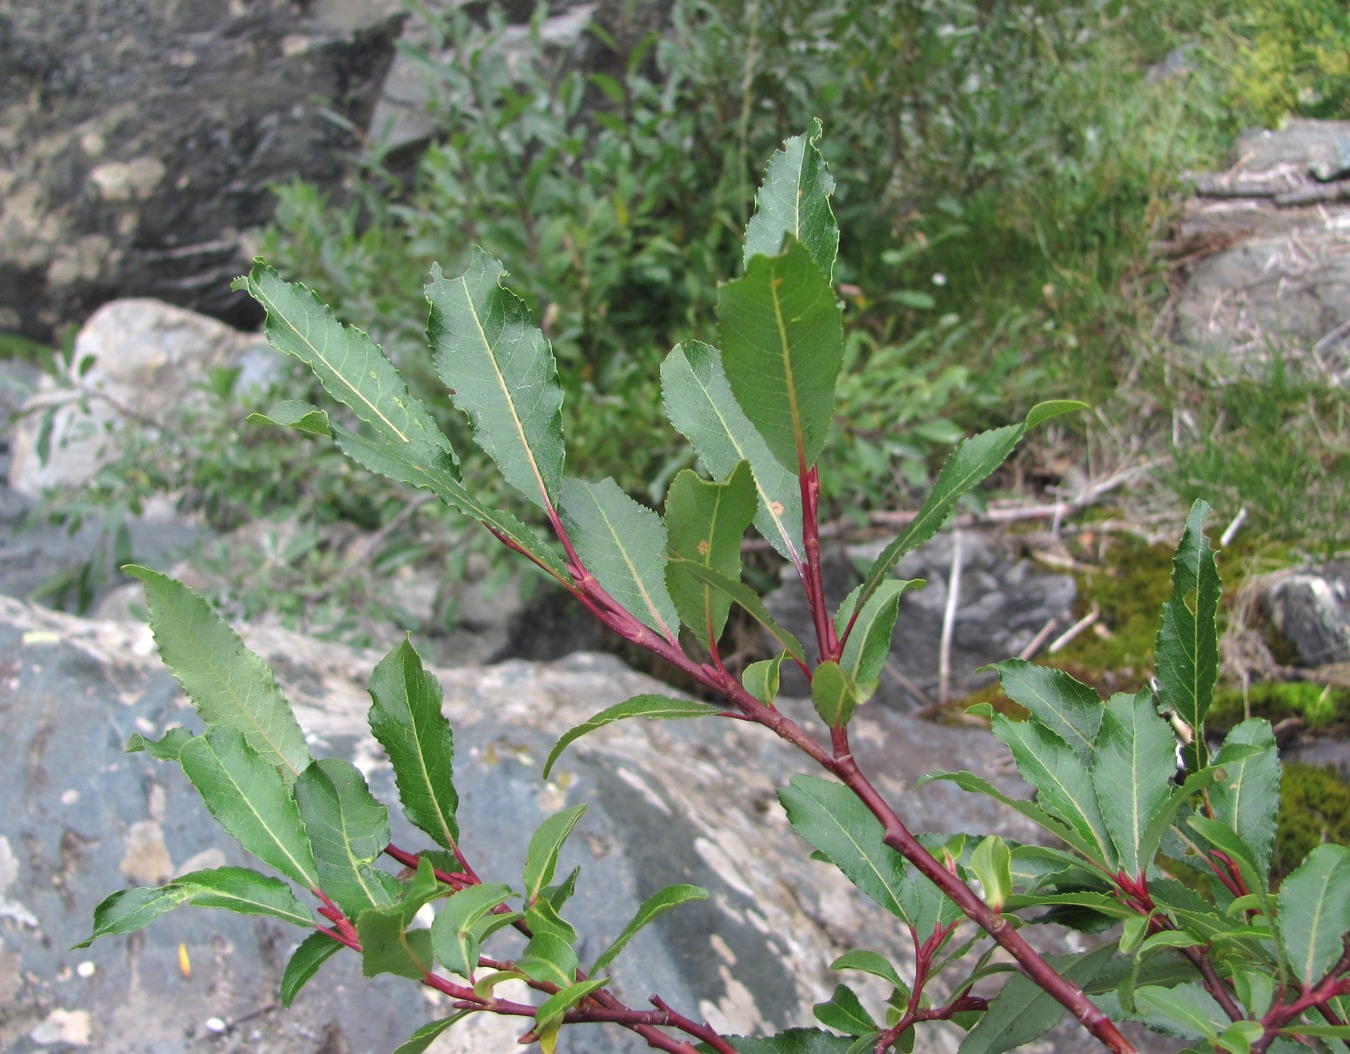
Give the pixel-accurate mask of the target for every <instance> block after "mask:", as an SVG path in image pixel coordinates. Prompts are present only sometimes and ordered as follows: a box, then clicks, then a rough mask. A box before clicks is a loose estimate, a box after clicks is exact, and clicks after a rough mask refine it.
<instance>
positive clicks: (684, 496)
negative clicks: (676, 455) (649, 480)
mask: <svg viewBox="0 0 1350 1054" xmlns="http://www.w3.org/2000/svg"><path fill="white" fill-rule="evenodd" d="M755 508H756V498H755V484H754V479H753V477H752V476H751V474H750V465H749V463H748V462H745V461H742V462H740V463H739V464H737V466H736V468H735V470H734V471H733V472H732V473H731V475H730V476H728V477H727V479H726V482H724V483H711V482H709V481H707V480H703V479H699V477H698V476H697V475H696V474H695V473H693V472H690V471H689V470H688V469H685V470H683V471H681V472H679V473H677V474H676V476H675V479H674V480H672V481H671V484H670V491H669V493H667V495H666V533H667V536H668V544H669V547H670V552H671V553H672V554H674V555H676V556H679V557H681V558H682V559H681V562H671V563H668V564H667V565H666V586H667V587H668V588H669V589H670V596H671V599H672V600H673V601H674V602H675V610H676V611H677V612H678V613H679V617H680V621H681V622H683V623H684V624H685V625H686V626H688V627H689V631H690V632H691V633H693V634H694V636H695V637H697V638H698V640H699V641H701V642H702V644H703V645H704V646H705V647H708V646H710V645H711V644H712V643H715V642H716V641H717V640H718V638H720V637H721V636H722V629H723V627H725V626H726V623H727V615H728V613H729V612H730V611H731V598H730V597H728V596H726V594H724V593H721V592H719V591H718V590H716V589H714V588H713V587H712V586H710V585H708V583H706V582H704V581H702V580H700V579H697V578H695V577H693V576H692V575H691V574H689V572H688V571H687V570H685V563H686V562H687V563H689V564H699V565H701V566H703V567H707V568H711V569H713V570H715V571H718V572H720V573H721V574H724V575H726V576H727V577H728V578H732V579H739V578H740V577H741V539H742V538H743V537H744V535H745V529H746V528H747V527H749V526H750V521H751V520H752V519H753V518H754V515H755Z"/></svg>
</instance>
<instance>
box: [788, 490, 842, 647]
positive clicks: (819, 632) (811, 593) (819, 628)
mask: <svg viewBox="0 0 1350 1054" xmlns="http://www.w3.org/2000/svg"><path fill="white" fill-rule="evenodd" d="M797 478H798V484H799V486H800V488H801V494H802V548H803V549H804V550H805V551H806V566H805V568H803V569H802V572H803V573H802V585H803V586H804V587H805V589H806V602H807V604H808V605H809V606H810V608H811V619H812V621H813V622H814V623H815V628H816V645H817V646H818V647H819V649H820V657H821V659H822V660H829V661H831V662H835V661H837V660H838V659H839V655H840V648H839V639H838V638H837V637H836V636H835V632H834V622H833V621H832V620H831V619H830V612H829V605H828V604H826V602H825V581H824V579H823V577H822V576H821V572H820V520H819V517H818V515H817V512H818V509H819V505H820V474H819V472H817V470H816V468H815V466H812V467H811V468H809V469H807V468H804V467H803V470H802V472H801V473H800V474H799V475H798V477H797Z"/></svg>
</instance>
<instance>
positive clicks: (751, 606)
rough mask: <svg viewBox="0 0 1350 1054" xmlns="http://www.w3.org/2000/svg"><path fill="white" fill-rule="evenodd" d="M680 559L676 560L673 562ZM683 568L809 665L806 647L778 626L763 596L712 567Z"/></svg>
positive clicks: (689, 565)
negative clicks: (724, 595)
mask: <svg viewBox="0 0 1350 1054" xmlns="http://www.w3.org/2000/svg"><path fill="white" fill-rule="evenodd" d="M677 559H678V558H676V557H672V561H674V560H677ZM683 567H684V569H685V570H686V571H688V572H689V574H691V575H693V576H694V577H695V578H697V579H699V580H701V581H703V582H706V583H707V584H708V585H710V586H712V587H713V588H714V589H716V590H718V591H720V592H722V593H725V594H726V595H727V596H729V597H730V598H731V600H732V603H734V604H737V605H739V606H740V608H741V610H742V611H744V612H745V613H746V614H747V615H749V616H750V617H751V618H753V619H754V620H755V621H756V622H758V623H759V624H760V625H761V626H763V627H764V630H765V632H767V633H768V634H769V635H770V636H771V637H773V639H774V640H776V641H777V642H778V644H779V646H780V647H781V648H783V649H784V650H785V651H786V652H787V653H788V655H790V656H792V658H794V659H796V660H797V661H798V662H805V661H806V650H805V649H804V648H803V647H802V642H801V641H799V640H798V639H797V638H796V637H794V636H793V635H792V634H791V633H789V632H788V631H787V630H786V629H784V628H783V627H782V626H780V625H779V624H778V622H777V621H776V620H775V619H774V617H773V616H772V615H770V614H769V609H768V608H766V607H765V606H764V601H763V600H761V599H760V596H759V594H758V593H756V592H755V591H754V590H753V589H751V588H750V587H749V586H748V585H746V584H745V583H744V582H737V581H736V580H735V579H731V578H728V577H727V576H726V575H724V574H720V573H719V572H717V571H714V570H713V569H712V568H711V567H704V566H703V565H702V564H695V563H690V562H688V561H685V562H684V563H683Z"/></svg>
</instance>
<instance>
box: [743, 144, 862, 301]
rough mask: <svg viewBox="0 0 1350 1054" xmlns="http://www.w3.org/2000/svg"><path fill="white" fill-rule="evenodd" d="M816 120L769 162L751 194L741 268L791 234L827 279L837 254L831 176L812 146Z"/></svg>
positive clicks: (779, 248)
mask: <svg viewBox="0 0 1350 1054" xmlns="http://www.w3.org/2000/svg"><path fill="white" fill-rule="evenodd" d="M820 133H821V128H820V121H818V120H817V121H815V122H813V125H812V130H811V133H810V135H797V136H793V137H792V138H791V139H789V140H787V141H786V142H785V143H784V144H783V149H782V150H780V151H779V152H778V153H776V154H774V155H773V157H771V158H770V159H769V164H768V167H767V168H766V169H765V172H764V182H763V183H762V184H761V185H760V188H759V193H758V194H757V195H755V214H754V216H752V217H751V218H750V222H749V223H748V224H747V225H746V228H745V266H747V267H749V266H750V260H751V259H752V258H753V257H755V256H777V255H778V254H779V253H780V252H782V250H783V241H784V239H785V238H786V237H788V236H789V235H791V236H792V237H793V238H795V239H796V240H797V241H799V242H801V243H802V245H804V246H805V247H806V249H807V250H808V251H809V252H810V254H811V258H812V259H813V260H815V262H816V266H817V267H818V268H820V272H821V273H822V274H823V275H825V277H826V278H829V277H830V276H831V275H832V274H833V272H834V258H835V257H836V256H837V255H838V253H839V225H838V224H837V223H836V222H835V219H834V213H833V211H831V209H830V195H831V194H833V193H834V177H833V176H831V175H830V169H829V166H828V165H826V164H825V160H824V158H822V157H821V156H820V151H819V150H817V149H816V144H817V143H818V142H820Z"/></svg>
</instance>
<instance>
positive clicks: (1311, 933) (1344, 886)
mask: <svg viewBox="0 0 1350 1054" xmlns="http://www.w3.org/2000/svg"><path fill="white" fill-rule="evenodd" d="M1275 903H1276V907H1277V908H1278V910H1279V931H1280V942H1281V943H1282V945H1283V946H1284V951H1285V954H1286V956H1287V957H1288V959H1289V965H1290V967H1291V968H1292V969H1293V971H1294V974H1295V975H1296V976H1297V977H1298V978H1299V980H1300V981H1301V982H1302V983H1303V984H1305V985H1311V984H1314V983H1316V982H1317V981H1320V980H1321V979H1322V975H1323V974H1324V973H1326V972H1327V970H1328V969H1330V968H1331V966H1332V964H1334V963H1335V962H1336V960H1337V959H1339V958H1340V956H1341V953H1342V952H1343V951H1344V938H1345V936H1346V934H1347V933H1350V849H1348V848H1346V847H1345V846H1343V845H1319V846H1317V847H1316V848H1315V849H1313V851H1312V852H1311V853H1309V854H1308V858H1307V859H1306V860H1305V861H1303V863H1302V864H1300V865H1299V866H1298V867H1297V868H1295V869H1294V871H1293V872H1292V873H1291V874H1290V875H1289V876H1288V877H1287V878H1285V880H1284V881H1283V882H1281V883H1280V890H1279V893H1278V894H1276V898H1275Z"/></svg>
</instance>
